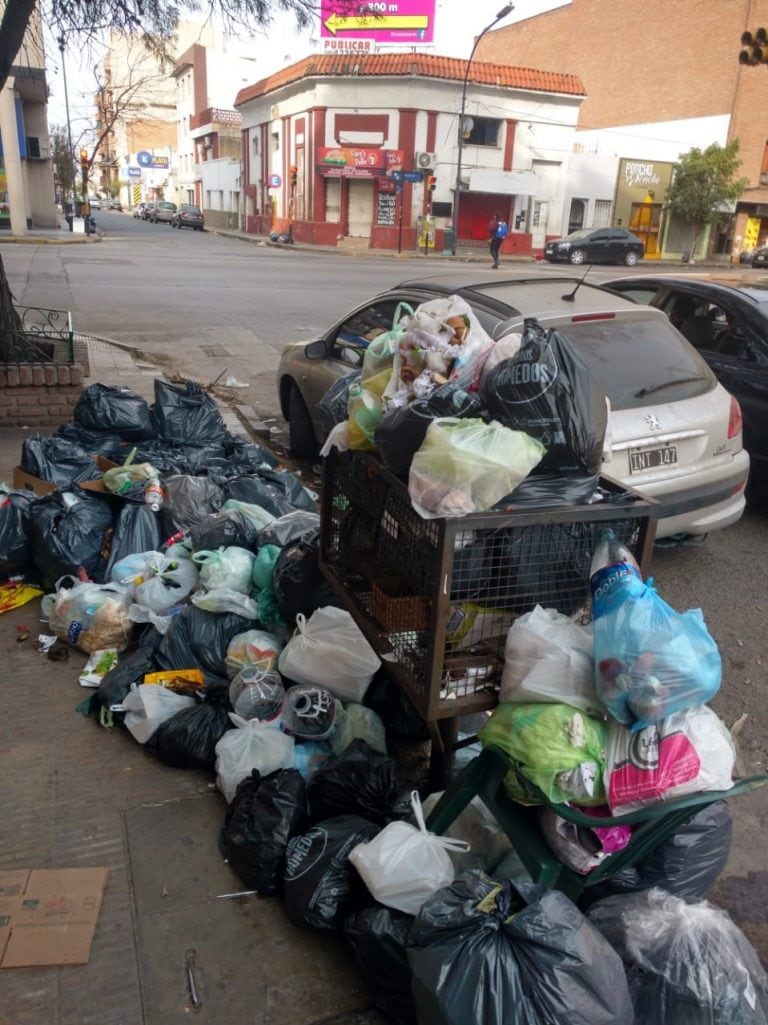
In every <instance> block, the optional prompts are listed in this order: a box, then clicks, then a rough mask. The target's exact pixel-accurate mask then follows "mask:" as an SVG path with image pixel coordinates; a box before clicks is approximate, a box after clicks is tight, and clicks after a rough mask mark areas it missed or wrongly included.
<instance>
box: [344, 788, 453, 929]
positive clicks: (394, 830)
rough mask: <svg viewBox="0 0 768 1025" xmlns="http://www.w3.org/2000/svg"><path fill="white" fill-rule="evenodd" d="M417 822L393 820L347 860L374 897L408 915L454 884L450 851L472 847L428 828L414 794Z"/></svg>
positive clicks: (414, 793) (413, 801)
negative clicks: (439, 834)
mask: <svg viewBox="0 0 768 1025" xmlns="http://www.w3.org/2000/svg"><path fill="white" fill-rule="evenodd" d="M411 805H412V807H413V814H414V817H415V818H416V822H417V825H416V826H412V825H411V824H410V823H408V822H391V823H390V824H389V825H388V826H385V827H384V829H382V831H381V832H380V833H379V834H378V835H377V836H375V837H374V838H373V840H371V841H370V843H363V844H358V846H357V847H355V848H353V850H352V851H351V852H350V855H349V860H350V861H351V862H352V864H353V865H354V866H355V868H356V869H357V871H358V872H359V874H360V876H361V878H362V880H363V882H364V883H365V885H366V886H367V887H368V890H369V892H370V894H371V896H372V897H373V898H374V900H377V901H378V902H379V903H380V904H385V905H386V906H387V907H389V908H395V909H396V910H397V911H404V912H405V914H407V915H415V914H417V913H418V912H419V910H420V908H421V906H422V904H423V903H424V902H425V901H426V900H428V899H429V898H430V897H431V896H432V894H433V893H435V892H436V891H437V890H439V889H441V888H442V887H443V886H450V884H451V883H452V882H453V879H454V875H455V872H454V867H453V862H452V861H451V858H450V855H449V854H448V852H449V851H462V852H465V851H468V850H469V844H468V843H467V841H466V840H454V839H451V838H450V837H447V836H435V834H434V833H429V832H428V831H427V827H426V824H425V822H424V812H423V811H422V807H421V801H420V800H419V795H418V793H417V792H416V791H415V790H414V791H413V793H412V794H411Z"/></svg>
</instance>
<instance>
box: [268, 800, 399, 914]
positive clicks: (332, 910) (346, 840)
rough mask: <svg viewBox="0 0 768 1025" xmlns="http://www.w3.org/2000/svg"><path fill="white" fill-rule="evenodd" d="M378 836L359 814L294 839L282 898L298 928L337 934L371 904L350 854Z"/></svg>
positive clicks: (376, 829) (376, 828)
mask: <svg viewBox="0 0 768 1025" xmlns="http://www.w3.org/2000/svg"><path fill="white" fill-rule="evenodd" d="M378 832H379V826H377V825H376V824H375V823H373V822H368V821H367V820H366V819H364V818H362V817H361V816H360V815H339V816H337V817H335V818H331V819H327V820H326V821H325V822H318V823H317V825H315V826H313V828H312V829H310V830H308V831H307V832H306V833H302V834H301V835H299V836H294V837H293V838H292V839H291V840H289V842H288V849H287V852H286V859H285V878H284V882H283V896H284V898H285V910H286V911H287V913H288V917H289V918H290V920H291V921H292V922H293V923H294V925H308V926H310V927H311V928H313V929H320V930H323V931H324V932H338V931H340V930H341V927H342V926H343V924H344V919H345V918H346V917H347V915H349V913H350V911H352V909H353V908H354V907H355V905H356V904H360V903H363V902H365V901H366V899H367V900H370V896H368V895H367V891H366V889H365V884H364V883H363V881H362V879H361V878H360V876H359V875H358V873H357V870H356V869H355V867H354V866H353V865H352V864H351V862H350V861H349V853H350V851H352V850H354V848H355V847H357V846H358V844H361V843H368V842H369V841H370V840H372V839H373V838H374V836H376V834H377V833H378Z"/></svg>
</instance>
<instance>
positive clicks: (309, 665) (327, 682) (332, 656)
mask: <svg viewBox="0 0 768 1025" xmlns="http://www.w3.org/2000/svg"><path fill="white" fill-rule="evenodd" d="M380 665H381V660H380V659H379V656H378V655H377V654H376V652H375V651H374V650H373V648H372V647H371V646H370V644H369V643H368V641H367V640H366V639H365V635H364V634H363V633H362V631H361V630H360V628H359V627H358V625H357V624H356V623H355V621H354V619H353V618H352V616H351V615H350V614H349V613H348V612H345V611H344V609H337V608H334V606H332V605H326V606H325V607H324V608H321V609H316V610H315V611H314V612H313V613H312V615H311V616H310V617H309V619H305V618H304V616H302V615H301V613H299V615H298V616H297V617H296V632H295V633H294V635H293V637H292V638H291V639H290V641H288V643H287V644H286V646H285V647H284V648H283V650H282V651H281V652H280V659H279V661H278V663H277V666H278V669H279V670H280V672H281V673H282V674H283V676H287V677H288V679H289V680H293V681H294V683H309V684H315V685H317V686H320V687H326V688H327V689H328V690H329V691H330V692H331V693H332V694H333V695H335V697H337V698H340V699H341V700H342V701H362V700H363V698H364V697H365V692H366V691H367V690H368V685H369V684H370V682H371V680H372V679H373V674H374V673H375V672H376V670H377V669H378V668H379V666H380Z"/></svg>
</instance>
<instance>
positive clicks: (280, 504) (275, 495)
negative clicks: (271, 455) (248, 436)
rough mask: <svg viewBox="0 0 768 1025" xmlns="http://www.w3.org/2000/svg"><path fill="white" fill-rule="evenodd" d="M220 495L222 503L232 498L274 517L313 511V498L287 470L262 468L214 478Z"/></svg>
mask: <svg viewBox="0 0 768 1025" xmlns="http://www.w3.org/2000/svg"><path fill="white" fill-rule="evenodd" d="M216 479H217V481H218V482H219V484H220V485H221V490H222V494H223V499H222V504H223V502H225V501H227V499H230V498H234V499H237V501H239V502H248V503H250V504H251V505H260V506H261V508H262V509H266V511H267V512H268V513H272V515H273V516H284V515H285V514H286V513H289V512H293V511H294V510H295V509H307V510H309V511H310V512H314V511H315V502H314V499H313V498H312V497H311V496H310V495H309V494H308V493H307V491H306V490H305V488H304V485H303V484H302V483H301V481H300V480H299V479H298V477H295V476H294V475H293V474H292V473H288V471H287V470H272V469H270V468H268V467H263V468H260V469H259V470H258V472H254V473H247V474H241V475H240V476H237V477H229V476H227V477H217V478H216Z"/></svg>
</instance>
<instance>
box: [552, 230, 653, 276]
mask: <svg viewBox="0 0 768 1025" xmlns="http://www.w3.org/2000/svg"><path fill="white" fill-rule="evenodd" d="M644 254H645V247H644V246H643V243H642V241H641V240H640V239H639V238H638V237H637V236H636V235H633V234H632V232H631V231H626V229H624V228H583V229H582V230H581V231H574V232H571V234H570V235H566V236H565V238H556V239H554V240H553V241H552V242H547V244H546V245H545V246H544V259H545V260H549V262H550V263H558V262H561V261H564V262H566V263H577V264H578V263H625V264H626V265H627V267H634V266H635V264H636V263H637V261H638V260H642V258H643V256H644Z"/></svg>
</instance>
